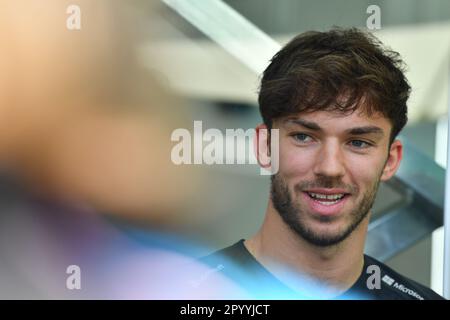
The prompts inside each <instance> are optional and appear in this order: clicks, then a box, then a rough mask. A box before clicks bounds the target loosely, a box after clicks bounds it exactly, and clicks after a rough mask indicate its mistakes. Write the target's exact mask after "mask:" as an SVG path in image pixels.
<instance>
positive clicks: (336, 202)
mask: <svg viewBox="0 0 450 320" xmlns="http://www.w3.org/2000/svg"><path fill="white" fill-rule="evenodd" d="M302 194H303V196H304V198H305V202H306V203H307V204H308V206H309V207H310V209H311V210H312V211H313V212H315V213H317V214H319V215H326V216H331V215H337V214H339V213H340V212H341V210H342V208H343V206H344V204H345V203H346V202H347V200H348V198H349V196H350V194H349V193H348V192H346V191H345V190H343V189H311V190H306V191H303V192H302Z"/></svg>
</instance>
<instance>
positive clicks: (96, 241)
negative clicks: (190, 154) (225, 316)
mask: <svg viewBox="0 0 450 320" xmlns="http://www.w3.org/2000/svg"><path fill="white" fill-rule="evenodd" d="M136 3H137V2H136ZM136 3H133V2H127V3H125V1H111V0H107V1H106V0H96V1H87V0H86V1H85V0H79V1H66V0H30V1H12V0H1V8H2V9H1V10H0V57H1V58H0V172H1V174H0V220H1V221H0V265H1V268H0V298H19V299H21V298H58V299H61V298H62V299H65V298H87V299H90V298H105V299H116V298H126V299H129V298H150V299H151V298H156V299H163V298H215V297H223V295H222V294H223V292H224V291H223V288H224V286H225V288H226V286H227V285H229V286H230V289H233V290H234V284H232V283H229V282H228V281H226V280H225V279H224V278H220V277H217V280H216V281H215V284H214V286H220V287H221V288H222V290H221V292H220V293H217V292H214V290H213V287H214V286H210V287H202V288H201V289H199V288H200V286H199V281H197V280H196V279H195V278H192V275H193V274H198V275H200V278H201V277H202V275H203V274H204V273H203V272H206V271H205V270H206V269H202V267H201V266H199V265H196V264H195V263H192V261H191V259H190V258H189V254H186V251H185V250H188V249H189V248H188V247H187V246H181V243H183V244H184V243H185V241H182V240H180V239H177V238H176V237H173V236H167V233H166V231H170V230H176V228H177V226H178V227H179V225H180V224H182V222H183V221H184V219H186V217H184V216H183V206H184V205H185V204H186V202H187V201H189V195H190V194H191V192H192V191H193V190H195V183H196V181H198V180H199V178H200V177H199V176H198V175H197V174H195V173H193V172H192V171H191V168H190V167H189V166H186V167H177V166H175V165H174V164H173V163H172V162H171V161H170V148H171V145H170V133H171V131H172V130H173V129H174V128H177V127H180V126H183V124H184V122H183V121H185V119H184V117H183V115H182V107H180V104H182V101H180V100H179V99H178V98H176V97H175V96H174V95H173V94H172V93H171V92H170V91H169V89H168V88H166V87H163V86H162V85H160V84H159V83H158V81H157V80H156V79H155V77H154V75H152V74H151V73H149V72H148V71H147V70H144V69H143V68H142V67H141V66H140V64H139V60H138V59H137V58H136V55H135V49H136V45H137V44H138V43H139V41H141V40H142V39H140V35H139V32H136V31H139V30H138V26H139V23H138V21H139V19H141V18H142V17H141V16H139V14H137V12H138V8H137V7H136ZM73 5H75V6H76V7H75V9H73V8H74V7H73ZM71 6H72V7H71ZM146 9H148V12H147V13H146V14H147V18H148V15H150V14H152V13H153V14H155V15H156V14H157V10H158V8H156V7H155V6H153V5H146ZM74 14H80V15H79V22H80V25H79V26H80V27H81V28H79V29H77V28H75V29H73V28H70V27H68V19H71V18H74V17H73V15H74ZM148 21H151V18H148ZM136 224H137V225H149V226H150V227H151V228H153V229H152V232H145V230H143V231H142V232H141V234H138V233H136V232H135V231H130V230H133V228H131V227H129V225H130V226H131V225H136ZM71 266H72V267H71ZM73 266H74V267H73ZM74 268H75V269H74ZM77 268H78V269H77ZM183 270H184V271H185V272H184V271H183ZM185 274H186V275H188V276H186V277H185V276H184V275H185ZM75 276H79V277H78V278H76V277H75ZM206 276H208V277H210V276H209V274H206V275H205V277H206ZM77 279H78V280H77Z"/></svg>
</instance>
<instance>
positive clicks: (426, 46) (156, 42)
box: [0, 0, 450, 295]
mask: <svg viewBox="0 0 450 320" xmlns="http://www.w3.org/2000/svg"><path fill="white" fill-rule="evenodd" d="M0 1H1V4H2V11H1V13H0V52H1V53H0V55H1V59H0V83H1V86H0V92H1V93H0V169H1V176H2V179H1V180H0V186H1V189H0V190H1V194H0V206H1V208H2V210H1V218H2V224H1V226H2V227H1V228H2V239H1V242H0V243H1V256H2V258H1V260H2V261H3V262H5V261H7V262H5V263H7V264H8V265H9V266H10V269H15V267H14V266H15V265H16V264H17V265H24V264H30V263H34V262H33V261H34V260H33V259H34V258H35V255H33V254H30V252H34V253H35V254H36V255H37V256H40V257H42V255H40V254H38V253H39V251H35V250H36V248H35V247H30V246H27V245H24V246H23V247H22V246H17V245H16V246H15V245H14V244H15V243H16V244H17V243H18V242H20V241H23V242H24V243H25V240H23V239H27V240H29V241H30V242H34V243H36V241H37V243H42V244H43V247H44V248H52V249H48V250H44V251H45V254H44V253H43V254H44V256H45V255H46V254H49V256H48V257H47V258H48V259H49V260H51V259H52V258H55V257H56V258H55V259H56V260H58V261H59V260H60V262H58V265H59V264H60V265H66V262H67V261H69V260H70V261H72V260H73V259H72V258H73V255H69V254H66V248H64V246H63V249H61V248H56V249H54V250H53V244H52V243H54V241H55V239H58V240H57V241H59V240H60V239H61V237H62V239H65V240H67V242H68V243H70V244H73V242H77V239H78V238H83V237H85V239H90V238H89V237H86V236H85V233H81V234H82V235H83V236H80V233H77V232H73V237H72V235H71V236H68V239H66V237H65V236H66V235H65V232H62V231H61V223H60V222H59V224H57V226H54V222H53V220H55V219H53V217H54V214H56V215H58V214H60V213H61V212H62V213H61V214H60V215H61V216H64V217H66V216H69V217H68V218H67V219H64V221H65V222H64V223H63V225H64V227H63V228H62V229H63V230H66V231H67V230H69V231H70V230H71V231H73V229H75V230H76V228H75V227H73V226H74V225H76V226H78V224H73V223H72V222H71V221H72V219H73V216H77V217H79V216H80V215H81V216H82V217H86V216H88V217H89V219H87V222H86V223H85V224H86V225H89V226H92V225H94V226H96V228H93V230H91V229H90V228H88V229H89V232H88V234H89V235H92V234H94V235H97V236H96V237H95V241H94V243H97V244H98V242H97V241H99V242H100V243H103V242H104V243H108V244H111V246H112V247H113V248H115V247H116V245H117V243H116V242H115V241H117V239H120V240H118V242H119V243H120V245H121V246H122V247H125V248H127V246H131V247H133V248H136V241H137V240H136V239H138V241H137V242H138V243H139V246H141V245H142V243H144V244H150V245H153V244H154V243H155V241H154V237H153V236H154V235H155V234H158V235H159V234H160V233H164V234H170V235H171V237H175V238H176V241H175V243H176V245H175V247H176V250H175V251H176V252H178V251H180V250H179V249H180V247H184V246H186V245H187V244H189V246H190V247H192V248H194V249H192V248H190V249H189V253H188V254H187V255H189V256H201V255H203V254H207V253H209V252H211V251H213V250H215V249H219V248H222V247H224V246H228V245H230V244H232V243H234V242H236V241H237V240H239V239H242V238H247V237H249V236H250V235H252V234H253V233H254V232H256V231H257V229H258V227H259V226H260V224H261V223H262V220H263V216H264V211H265V208H266V205H267V199H268V195H269V181H270V180H269V177H268V176H263V175H260V171H259V168H258V166H257V165H255V164H242V165H236V164H230V165H226V164H223V165H218V164H216V165H206V164H195V165H178V166H177V165H175V164H174V163H173V162H172V160H171V152H172V148H173V147H174V146H175V145H176V142H174V141H172V140H171V135H172V133H173V132H174V130H175V129H177V128H186V129H187V130H189V131H190V132H191V134H192V139H193V140H194V139H199V140H201V138H202V137H201V134H200V135H197V134H194V121H202V124H203V131H205V130H206V129H208V128H216V129H219V130H221V131H222V132H224V133H225V130H226V129H237V128H241V129H244V130H247V129H251V128H254V127H255V126H256V125H257V124H259V123H260V122H261V118H260V116H259V112H258V106H257V90H258V84H259V77H260V74H261V72H262V70H263V69H264V68H265V66H266V65H267V64H268V61H269V59H270V58H271V56H272V55H273V54H275V52H276V51H277V50H278V48H279V46H281V45H283V44H285V43H286V42H288V41H289V40H290V39H291V38H292V37H293V36H295V35H297V34H299V33H301V32H304V31H307V30H327V29H329V28H330V27H332V26H342V27H351V26H355V27H359V28H362V29H367V28H368V24H367V20H368V19H369V17H370V16H371V15H372V14H373V13H368V12H367V9H368V7H369V6H370V5H377V6H378V7H379V9H380V12H379V13H380V15H379V18H380V28H379V29H375V30H371V31H372V32H374V33H375V35H376V36H377V37H378V38H379V39H380V40H381V41H382V42H383V43H384V44H386V45H387V46H389V47H391V48H392V49H394V50H395V51H398V52H399V53H400V54H401V55H402V57H403V58H404V61H405V62H406V64H407V65H408V72H407V77H408V79H409V81H410V83H411V86H412V95H411V98H410V101H409V123H408V125H407V127H406V128H405V129H404V131H403V134H402V139H404V140H405V141H406V143H407V150H406V151H405V152H407V153H408V155H409V156H408V157H407V158H406V159H405V161H404V164H402V168H401V170H400V172H399V174H398V175H397V178H396V179H394V180H393V181H392V182H391V183H389V184H385V185H383V186H381V189H380V192H379V194H378V196H377V200H376V203H375V206H374V213H375V214H374V217H373V220H372V222H371V225H370V231H369V238H368V243H367V247H366V252H367V253H369V254H371V255H373V256H374V257H376V258H378V259H380V260H382V261H384V262H386V263H387V264H388V265H389V266H391V267H393V268H394V269H395V270H397V271H399V272H400V273H402V274H405V275H406V276H409V277H411V278H413V279H414V280H416V281H418V282H420V283H422V284H424V285H427V286H431V287H432V288H433V289H434V290H436V291H437V292H442V287H441V285H442V276H441V274H442V251H443V246H442V231H439V230H441V228H440V227H441V226H442V209H443V199H444V198H443V193H444V170H443V166H444V165H445V154H446V144H447V143H446V141H447V140H446V139H447V138H446V134H447V118H446V117H447V106H448V102H447V101H448V95H449V92H448V91H449V90H448V86H449V80H448V79H449V72H448V70H449V55H450V52H449V50H450V37H449V35H450V2H449V1H446V0H430V1H427V2H424V1H420V0H397V1H364V0H345V1H344V0H339V1H325V0H319V1H317V0H314V1H313V0H308V1H307V0H280V1H272V0H228V1H218V0H205V1H203V0H202V1H199V0H180V1H176V0H165V1H149V0H133V1H127V2H126V3H125V2H124V1H114V0H101V1H97V0H96V1H87V0H84V1H83V0H73V1H66V0H64V1H59V0H58V1H56V0H54V1H52V0H45V1H29V2H26V3H25V2H20V3H17V2H14V1H9V0H0ZM70 5H75V6H77V8H79V13H80V16H79V22H80V25H79V26H78V27H79V28H77V23H76V22H77V20H76V18H77V16H76V14H77V12H78V11H77V10H75V11H68V10H67V9H68V7H69V6H70ZM68 19H69V21H70V24H69V25H68V24H67V22H68ZM71 19H72V20H71ZM73 19H75V20H73ZM239 139H240V140H239ZM238 140H239V141H241V142H243V143H244V142H245V141H246V140H245V138H243V137H240V138H238ZM205 144H206V143H204V145H205ZM251 145H252V143H251V139H250V143H248V144H247V147H246V148H244V149H243V150H241V152H236V154H235V155H233V156H232V159H228V160H230V161H231V162H236V161H237V160H238V159H242V157H244V158H245V154H246V153H248V154H252V151H251V148H252V147H251ZM224 157H227V155H224ZM43 202H44V203H45V205H44V206H42V205H41V204H42V203H43ZM30 203H31V205H30ZM36 203H39V204H40V206H39V208H40V209H39V210H36V208H35V207H36ZM48 203H51V204H52V205H51V208H52V210H49V209H48V208H49V205H48ZM55 203H56V204H57V206H56V209H55ZM42 207H44V209H42ZM41 211H44V214H42V212H41ZM50 211H51V213H50V215H49V212H50ZM17 212H19V213H21V214H17ZM36 212H38V213H36ZM80 212H81V213H80ZM86 212H87V213H86ZM43 216H45V217H47V218H45V219H44V218H42V219H41V217H43ZM92 216H94V217H96V218H95V219H94V220H95V221H94V222H92V221H91V220H90V218H91V217H92ZM35 217H39V218H35ZM97 217H100V218H99V219H100V220H99V221H98V220H97ZM83 219H84V218H83ZM41 220H42V221H45V222H42V221H41ZM75 220H76V221H78V218H75ZM67 221H69V222H67ZM42 224H44V225H47V224H50V225H51V227H50V228H47V227H44V228H43V229H42ZM37 225H38V226H37ZM81 225H82V226H81V227H80V228H81V229H82V230H85V227H84V223H82V224H81ZM110 226H113V228H111V227H110ZM111 229H112V231H111ZM55 230H58V232H57V233H58V237H56V238H53V236H52V232H54V231H55ZM99 230H101V231H99ZM124 230H126V232H124ZM55 232H56V231H55ZM59 233H62V235H60V234H59ZM68 233H70V232H68ZM124 233H125V234H126V235H127V236H126V237H125V240H124V239H122V238H121V237H122V236H123V234H124ZM77 234H78V236H77ZM98 234H101V235H102V236H100V237H98ZM43 235H45V236H43ZM49 235H50V236H49ZM60 236H61V237H60ZM112 239H114V240H112ZM130 239H133V240H132V241H131V240H130ZM63 243H64V241H63ZM123 243H126V245H125V246H124V245H123ZM158 243H159V242H158ZM92 245H93V243H92V242H89V241H86V244H85V245H80V246H79V248H77V250H75V251H76V252H77V253H76V256H85V255H86V252H90V253H89V254H94V253H95V252H96V250H97V249H98V250H102V248H103V247H102V246H98V248H97V247H96V246H94V248H95V249H92V248H91V247H92ZM70 247H71V245H70ZM87 247H90V249H89V250H88V249H87ZM144 247H145V246H144ZM19 248H20V249H19ZM41 248H42V246H41ZM139 248H140V247H139ZM171 249H173V247H171ZM41 250H42V249H41ZM138 251H139V252H140V253H142V254H145V253H148V252H147V251H145V250H138ZM36 252H38V253H36ZM48 252H50V253H48ZM24 256H25V257H28V258H26V259H24V260H23V257H24ZM67 257H70V259H69V258H67ZM115 258H116V259H117V257H115ZM36 259H37V260H42V258H36ZM71 259H72V260H71ZM88 260H89V259H88ZM14 261H15V262H14ZM83 261H84V260H83ZM89 261H91V260H89ZM93 261H95V260H93ZM138 261H139V262H140V263H142V260H139V259H138ZM15 263H16V264H15ZM146 263H148V264H149V266H152V263H153V261H147V262H146ZM38 265H39V267H36V266H33V268H35V269H33V268H31V267H30V268H28V267H25V268H19V269H20V272H21V273H22V274H27V275H28V276H27V277H28V278H30V277H31V278H33V277H32V276H29V274H30V272H31V273H32V272H35V270H36V268H41V269H42V270H46V268H48V265H47V264H45V263H43V264H42V265H40V264H38ZM144 265H145V263H144ZM55 268H56V267H55ZM22 269H24V270H22ZM30 269H33V270H31V271H30ZM43 272H44V271H43ZM64 276H66V275H65V274H63V275H61V277H64ZM3 278H8V277H6V276H5V277H3ZM44 279H45V278H44ZM0 280H2V278H1V276H0ZM45 280H48V279H45ZM49 281H50V280H49ZM55 281H56V280H55ZM11 285H12V286H13V285H14V284H11ZM35 286H38V285H35ZM56 287H57V285H55V288H56ZM116 289H117V288H116ZM122 289H123V288H122ZM58 290H60V288H56V289H55V292H56V293H55V294H56V295H57V293H58V292H60V291H58ZM117 290H118V289H117Z"/></svg>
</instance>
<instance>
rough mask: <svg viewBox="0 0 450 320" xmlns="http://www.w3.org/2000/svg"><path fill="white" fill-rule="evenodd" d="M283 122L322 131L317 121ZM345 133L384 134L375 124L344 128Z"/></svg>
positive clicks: (289, 120) (292, 120)
mask: <svg viewBox="0 0 450 320" xmlns="http://www.w3.org/2000/svg"><path fill="white" fill-rule="evenodd" d="M284 122H286V123H293V124H297V125H300V126H302V127H305V128H307V129H310V130H314V131H323V129H322V128H321V127H320V126H319V125H318V124H317V123H315V122H312V121H307V120H304V119H286V120H285V121H284ZM346 133H347V134H351V135H365V134H375V135H377V136H380V137H382V136H384V131H383V129H381V128H380V127H377V126H363V127H354V128H350V129H348V130H346Z"/></svg>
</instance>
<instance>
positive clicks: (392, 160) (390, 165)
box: [381, 140, 403, 181]
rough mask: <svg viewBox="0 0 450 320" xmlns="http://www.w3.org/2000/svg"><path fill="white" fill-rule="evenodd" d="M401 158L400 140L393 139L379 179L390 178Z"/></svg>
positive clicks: (401, 146) (401, 147)
mask: <svg viewBox="0 0 450 320" xmlns="http://www.w3.org/2000/svg"><path fill="white" fill-rule="evenodd" d="M402 158H403V145H402V142H401V141H400V140H394V142H392V144H391V147H390V149H389V154H388V158H387V160H386V164H385V165H384V169H383V173H382V175H381V181H386V180H389V179H390V178H392V176H393V175H394V174H395V172H397V169H398V167H399V166H400V161H401V160H402Z"/></svg>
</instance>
